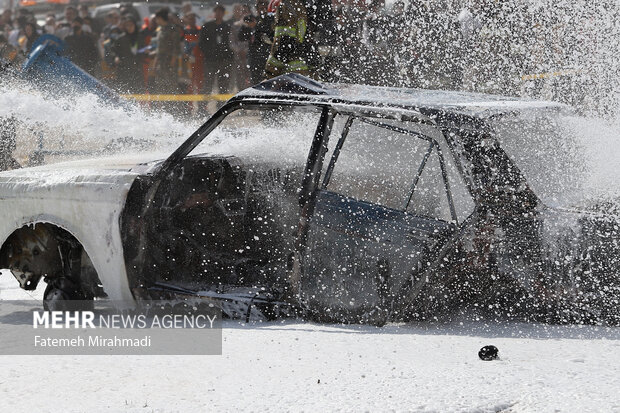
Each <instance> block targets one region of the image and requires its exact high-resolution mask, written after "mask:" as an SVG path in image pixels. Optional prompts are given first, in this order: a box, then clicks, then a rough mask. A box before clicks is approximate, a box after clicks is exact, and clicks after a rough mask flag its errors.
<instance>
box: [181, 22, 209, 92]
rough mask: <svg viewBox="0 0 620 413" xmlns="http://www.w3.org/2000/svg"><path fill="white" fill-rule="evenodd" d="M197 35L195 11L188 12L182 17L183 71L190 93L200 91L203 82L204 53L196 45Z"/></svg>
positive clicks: (198, 31) (198, 32) (198, 28)
mask: <svg viewBox="0 0 620 413" xmlns="http://www.w3.org/2000/svg"><path fill="white" fill-rule="evenodd" d="M199 35H200V27H198V25H197V20H196V13H193V12H190V13H188V14H186V15H185V16H184V17H183V66H184V67H183V73H184V74H185V76H186V77H187V78H188V81H189V84H188V93H190V94H198V93H200V92H201V91H202V87H203V82H204V55H203V54H202V51H201V50H200V48H199V47H198V39H199Z"/></svg>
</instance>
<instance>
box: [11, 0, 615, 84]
mask: <svg viewBox="0 0 620 413" xmlns="http://www.w3.org/2000/svg"><path fill="white" fill-rule="evenodd" d="M576 1H577V2H579V1H581V0H576ZM280 3H281V1H280V0H257V2H256V3H255V4H252V5H251V6H250V5H248V4H236V5H235V6H234V8H233V11H232V13H231V16H227V13H226V9H225V8H224V7H223V6H221V5H218V4H217V3H215V4H216V5H215V7H214V8H213V10H212V13H213V18H212V19H210V20H208V21H206V22H203V21H201V19H200V18H199V16H198V15H197V14H196V13H194V12H193V10H192V5H191V3H186V4H184V5H183V7H182V8H181V12H180V13H179V14H175V13H172V12H171V11H170V10H169V9H167V8H163V9H160V10H159V11H157V12H156V13H155V14H154V15H152V16H149V17H146V18H144V19H142V20H140V17H139V14H138V12H137V11H136V10H135V9H134V8H133V7H132V6H131V5H130V4H127V5H123V6H121V7H120V8H119V9H114V10H112V11H110V12H109V13H108V14H107V15H106V16H105V19H104V20H105V21H104V22H103V24H99V23H98V22H97V21H95V20H94V19H93V18H92V17H91V16H90V13H89V9H88V7H86V6H85V5H80V6H79V7H78V8H76V7H73V6H68V7H66V9H65V12H64V18H63V19H62V20H60V21H56V16H55V15H54V14H49V15H48V16H47V18H46V20H45V24H44V25H43V26H42V27H39V26H37V24H36V21H35V20H34V17H33V16H32V15H31V14H29V13H28V12H27V11H25V9H20V10H19V11H18V15H17V16H13V15H12V13H11V10H5V11H4V12H3V13H2V15H1V17H0V32H3V33H4V36H5V37H6V38H8V41H9V43H11V44H12V45H14V46H15V47H18V48H20V49H21V50H22V51H23V52H24V53H28V52H29V51H30V49H31V48H32V45H33V44H34V42H35V41H36V39H37V37H38V36H40V35H41V34H45V33H49V34H54V35H56V36H58V37H60V38H61V39H62V40H64V42H65V43H66V55H67V56H68V57H69V58H70V59H71V60H72V61H73V62H75V63H76V64H77V65H78V66H80V67H81V68H83V69H84V70H86V71H87V72H89V73H90V74H92V75H94V76H96V77H99V78H101V79H103V80H104V81H106V82H108V83H109V84H110V85H112V86H113V87H114V88H116V89H117V90H119V91H121V92H124V93H165V94H178V93H192V94H197V93H207V94H208V93H230V92H233V91H235V90H240V89H243V88H245V87H247V86H249V85H251V84H256V83H258V82H259V81H261V80H263V79H264V78H265V77H266V76H270V75H271V76H273V75H276V74H278V73H280V72H286V71H291V70H292V71H298V72H299V73H304V74H309V75H310V76H313V77H316V78H321V79H325V80H331V81H344V82H354V83H367V84H374V85H387V86H407V87H424V88H444V89H465V90H475V91H483V92H494V93H504V94H519V93H520V88H521V87H522V85H521V79H522V77H523V75H526V74H532V73H546V72H554V71H555V72H557V71H558V70H564V69H566V68H573V67H575V66H579V65H581V66H584V63H585V64H587V65H588V66H589V70H592V68H596V67H599V66H600V67H602V66H601V65H600V64H599V66H597V64H598V63H597V62H596V61H593V59H594V58H595V56H599V55H600V53H599V50H598V49H597V50H594V48H596V47H599V46H598V45H599V44H601V43H603V44H604V45H606V44H608V43H609V42H607V40H605V39H612V40H613V39H614V38H615V39H616V40H617V36H618V27H617V26H618V24H617V22H618V19H617V16H618V7H617V5H616V7H615V8H614V6H613V1H611V0H609V1H607V0H601V1H600V2H599V3H600V4H598V3H597V4H598V5H597V6H596V7H594V6H591V5H587V4H585V5H584V6H583V7H573V8H570V9H566V10H563V9H561V7H560V6H554V9H552V10H549V9H548V8H547V7H543V8H540V7H538V8H536V7H533V6H532V7H530V6H526V4H525V3H524V2H520V1H517V0H506V1H502V2H497V1H494V0H469V1H461V0H437V1H433V2H428V1H422V0H409V1H408V2H407V3H404V2H402V1H401V0H397V1H396V2H395V3H392V4H391V6H390V7H389V8H388V7H386V4H385V1H384V0H372V1H370V2H368V1H366V2H362V1H356V0H351V1H347V2H335V1H329V0H328V1H324V0H282V4H287V5H288V6H289V10H288V11H287V10H284V9H282V10H280V9H279V5H280ZM310 3H312V5H311V6H308V5H309V4H310ZM607 3H609V4H611V6H609V5H607ZM541 4H544V2H543V3H541ZM550 4H551V3H550ZM601 5H602V6H601ZM291 10H293V11H292V12H291ZM278 13H280V14H278ZM601 13H608V15H606V16H604V19H606V20H607V23H605V22H603V23H604V24H606V25H607V26H609V24H608V23H612V25H613V23H614V22H615V26H614V27H615V28H613V27H612V31H611V34H609V33H607V32H605V31H603V30H598V29H597V27H595V26H596V25H597V24H598V22H600V18H601ZM276 16H277V18H278V20H279V23H278V22H276ZM614 16H615V17H614ZM301 23H303V24H301ZM606 30H607V29H606ZM614 30H615V31H614ZM608 31H609V30H608ZM593 33H595V34H593ZM287 36H288V37H287ZM605 36H607V37H605ZM614 36H616V37H614ZM606 42H607V43H606ZM616 49H617V47H616ZM291 50H294V51H295V53H294V54H295V56H293V57H291V56H288V57H287V56H286V54H287V52H288V54H290V51H291ZM282 59H285V61H286V64H285V63H284V62H283V61H281V60H282ZM286 59H288V60H286ZM293 61H294V62H293ZM293 63H294V64H293ZM266 69H267V70H266ZM605 69H606V70H607V68H605ZM603 83H605V82H603ZM584 93H585V92H584ZM582 94H583V93H582Z"/></svg>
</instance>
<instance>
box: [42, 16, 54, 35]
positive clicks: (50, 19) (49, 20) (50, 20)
mask: <svg viewBox="0 0 620 413" xmlns="http://www.w3.org/2000/svg"><path fill="white" fill-rule="evenodd" d="M43 32H44V33H46V34H54V33H55V32H56V16H55V15H54V13H48V14H47V17H45V26H43Z"/></svg>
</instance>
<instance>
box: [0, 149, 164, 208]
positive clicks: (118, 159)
mask: <svg viewBox="0 0 620 413" xmlns="http://www.w3.org/2000/svg"><path fill="white" fill-rule="evenodd" d="M163 159H165V154H158V153H148V154H132V155H121V156H108V157H101V158H92V159H84V160H77V161H69V162H60V163H54V164H49V165H42V166H37V167H31V168H23V169H15V170H12V171H5V172H0V196H1V197H2V198H12V197H19V196H28V194H33V193H35V192H36V193H37V194H38V195H37V196H41V195H43V194H42V193H41V191H51V189H52V188H54V193H55V194H53V193H51V192H50V193H49V194H47V196H48V197H54V196H58V195H60V193H62V192H63V191H59V190H60V189H62V188H73V189H77V188H86V187H93V188H96V187H99V188H103V187H108V188H111V187H118V186H122V187H125V186H127V185H128V184H131V183H132V182H133V180H134V179H135V177H136V176H138V175H141V174H145V173H148V172H149V171H151V170H153V169H154V168H156V167H157V165H159V164H160V163H161V161H162V160H163ZM104 192H107V191H104ZM65 194H67V193H66V192H65ZM71 194H72V195H73V196H77V197H80V196H84V195H86V193H85V192H84V191H71Z"/></svg>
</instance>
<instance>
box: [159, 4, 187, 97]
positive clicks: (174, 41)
mask: <svg viewBox="0 0 620 413" xmlns="http://www.w3.org/2000/svg"><path fill="white" fill-rule="evenodd" d="M155 20H156V21H157V25H158V26H159V27H158V28H157V36H156V37H155V41H156V43H157V44H156V46H155V47H156V49H155V53H154V55H155V59H154V60H153V67H154V76H155V78H154V83H155V89H156V90H157V91H158V92H159V93H164V94H168V93H171V94H174V93H176V91H177V89H178V85H177V60H178V56H179V49H180V47H179V46H180V36H179V30H178V28H177V26H175V25H174V24H173V23H172V22H171V21H170V13H169V11H168V9H167V8H164V9H160V10H158V11H157V13H155Z"/></svg>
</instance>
